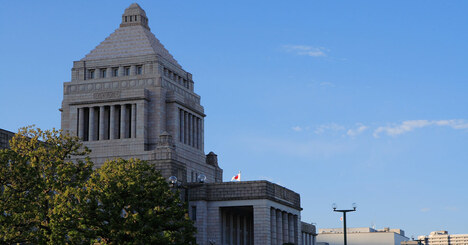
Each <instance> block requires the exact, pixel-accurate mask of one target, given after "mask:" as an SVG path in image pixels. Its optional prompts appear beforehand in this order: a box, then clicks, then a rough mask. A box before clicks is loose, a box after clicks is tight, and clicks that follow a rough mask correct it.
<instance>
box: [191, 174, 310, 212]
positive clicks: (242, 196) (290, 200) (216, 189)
mask: <svg viewBox="0 0 468 245" xmlns="http://www.w3.org/2000/svg"><path fill="white" fill-rule="evenodd" d="M189 188H190V200H191V201H198V200H205V201H227V200H254V199H268V200H271V201H274V202H278V203H281V204H283V205H285V206H289V207H292V208H295V209H298V210H301V207H300V202H301V200H300V195H299V194H297V193H296V192H294V191H291V190H289V189H287V188H284V187H282V186H280V185H277V184H274V183H271V182H269V181H266V180H260V181H240V182H223V183H216V184H214V183H205V184H190V185H189Z"/></svg>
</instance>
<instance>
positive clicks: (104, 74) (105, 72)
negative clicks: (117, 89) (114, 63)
mask: <svg viewBox="0 0 468 245" xmlns="http://www.w3.org/2000/svg"><path fill="white" fill-rule="evenodd" d="M106 76H107V69H101V78H105V77H106Z"/></svg>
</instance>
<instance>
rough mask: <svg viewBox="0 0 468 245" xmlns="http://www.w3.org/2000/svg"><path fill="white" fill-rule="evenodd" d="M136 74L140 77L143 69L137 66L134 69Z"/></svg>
mask: <svg viewBox="0 0 468 245" xmlns="http://www.w3.org/2000/svg"><path fill="white" fill-rule="evenodd" d="M136 72H137V75H141V74H142V73H143V67H142V66H137V67H136Z"/></svg>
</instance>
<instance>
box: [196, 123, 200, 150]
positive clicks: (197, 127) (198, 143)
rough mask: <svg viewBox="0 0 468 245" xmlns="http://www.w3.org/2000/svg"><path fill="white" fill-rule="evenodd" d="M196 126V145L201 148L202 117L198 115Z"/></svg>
mask: <svg viewBox="0 0 468 245" xmlns="http://www.w3.org/2000/svg"><path fill="white" fill-rule="evenodd" d="M195 122H196V124H195V128H196V136H197V137H196V143H195V147H196V148H197V149H200V119H199V118H198V117H195Z"/></svg>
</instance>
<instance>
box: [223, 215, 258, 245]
mask: <svg viewBox="0 0 468 245" xmlns="http://www.w3.org/2000/svg"><path fill="white" fill-rule="evenodd" d="M253 239H254V237H253V217H252V214H251V213H250V214H249V213H244V212H236V211H234V210H231V211H227V210H224V211H222V243H221V244H226V245H228V244H229V245H238V244H239V245H251V244H253Z"/></svg>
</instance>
